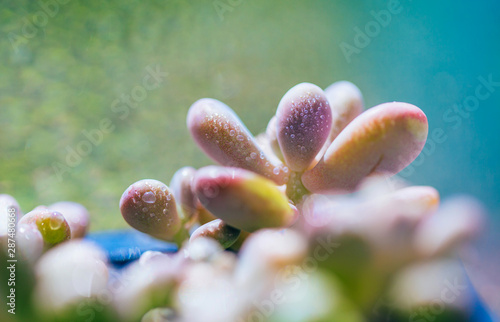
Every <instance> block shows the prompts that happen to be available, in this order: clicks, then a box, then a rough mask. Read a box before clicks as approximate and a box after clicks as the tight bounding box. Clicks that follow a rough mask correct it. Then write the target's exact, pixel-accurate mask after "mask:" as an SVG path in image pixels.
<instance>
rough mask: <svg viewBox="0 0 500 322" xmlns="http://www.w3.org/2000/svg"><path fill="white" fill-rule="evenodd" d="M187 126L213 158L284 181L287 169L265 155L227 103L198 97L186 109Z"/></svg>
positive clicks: (279, 182) (280, 181)
mask: <svg viewBox="0 0 500 322" xmlns="http://www.w3.org/2000/svg"><path fill="white" fill-rule="evenodd" d="M187 126H188V128H189V131H190V132H191V135H192V136H193V138H194V140H195V142H196V143H197V144H198V146H199V147H200V148H201V149H202V150H203V151H204V152H205V153H206V154H207V155H208V156H210V157H211V158H212V159H213V160H214V161H216V162H218V163H220V164H222V165H224V166H231V167H238V168H242V169H247V170H250V171H253V172H255V173H258V174H260V175H262V176H265V177H267V178H269V179H271V180H273V181H274V182H276V183H277V184H279V185H282V184H284V183H285V182H286V180H287V178H288V168H286V167H284V166H283V165H282V164H274V163H273V162H272V160H271V159H270V158H268V156H267V155H266V154H265V153H264V152H263V151H262V150H261V149H260V148H259V146H258V145H257V143H256V142H255V139H254V137H253V136H252V134H251V133H250V131H248V129H247V128H246V127H245V125H244V124H243V122H241V120H240V119H239V118H238V116H237V115H236V114H235V113H234V111H233V110H231V109H230V108H229V106H227V105H226V104H224V103H222V102H220V101H218V100H215V99H210V98H203V99H200V100H198V101H197V102H195V103H194V104H193V105H192V106H191V108H190V109H189V113H188V116H187Z"/></svg>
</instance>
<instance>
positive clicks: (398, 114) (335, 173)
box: [302, 102, 428, 193]
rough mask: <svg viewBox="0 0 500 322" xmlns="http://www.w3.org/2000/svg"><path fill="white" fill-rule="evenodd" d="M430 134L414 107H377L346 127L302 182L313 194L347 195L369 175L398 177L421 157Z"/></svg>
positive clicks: (394, 104)
mask: <svg viewBox="0 0 500 322" xmlns="http://www.w3.org/2000/svg"><path fill="white" fill-rule="evenodd" d="M427 131H428V125H427V118H426V116H425V114H424V113H423V112H422V111H421V110H420V109H419V108H418V107H416V106H414V105H411V104H407V103H399V102H393V103H385V104H381V105H378V106H375V107H373V108H371V109H369V110H368V111H366V112H364V113H363V114H361V115H360V116H358V117H357V118H356V119H354V120H353V121H352V122H351V123H350V124H349V125H347V126H346V128H345V129H344V130H343V131H342V132H341V133H340V134H339V135H338V137H337V138H336V139H335V140H334V141H333V143H332V144H331V145H330V146H329V147H328V149H327V150H326V152H325V155H324V156H323V158H322V159H321V161H320V162H319V163H318V164H317V165H316V166H315V167H314V168H313V169H311V170H308V171H306V172H305V173H304V174H303V175H302V183H303V184H304V186H305V187H306V188H307V189H308V190H309V191H312V192H314V193H345V192H351V191H353V190H354V189H356V187H357V186H358V184H359V183H360V182H361V181H362V180H363V179H364V178H365V177H366V176H368V175H371V174H385V175H393V174H396V173H398V172H399V171H401V170H402V169H404V168H405V167H406V166H407V165H408V164H410V163H411V162H412V161H413V160H414V159H415V158H416V157H417V156H418V154H419V153H420V151H421V150H422V148H423V147H424V144H425V140H426V139H427Z"/></svg>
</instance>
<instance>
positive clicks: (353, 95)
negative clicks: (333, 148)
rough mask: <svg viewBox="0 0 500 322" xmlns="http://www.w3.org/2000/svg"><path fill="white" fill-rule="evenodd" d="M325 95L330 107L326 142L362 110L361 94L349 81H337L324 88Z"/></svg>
mask: <svg viewBox="0 0 500 322" xmlns="http://www.w3.org/2000/svg"><path fill="white" fill-rule="evenodd" d="M325 95H326V98H327V99H328V102H329V103H330V107H331V108H332V120H333V122H332V129H331V132H330V136H329V138H328V142H332V141H333V140H334V139H335V138H336V137H337V135H339V133H340V132H341V131H342V130H343V129H344V128H345V127H346V126H347V124H349V123H350V122H351V121H352V120H354V119H355V118H356V117H357V116H358V115H359V114H361V112H363V96H362V95H361V91H360V90H359V88H358V87H357V86H356V85H354V84H353V83H351V82H348V81H339V82H335V83H333V84H332V85H330V86H328V87H327V88H326V89H325Z"/></svg>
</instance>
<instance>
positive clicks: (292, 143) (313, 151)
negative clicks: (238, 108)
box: [276, 83, 332, 171]
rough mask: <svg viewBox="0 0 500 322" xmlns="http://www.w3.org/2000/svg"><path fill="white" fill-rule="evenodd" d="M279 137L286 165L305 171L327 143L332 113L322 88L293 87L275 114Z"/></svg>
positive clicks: (307, 85) (312, 86) (303, 85)
mask: <svg viewBox="0 0 500 322" xmlns="http://www.w3.org/2000/svg"><path fill="white" fill-rule="evenodd" d="M276 118H277V119H276V136H277V139H278V143H279V146H280V149H281V152H282V153H283V157H284V159H285V163H286V164H287V166H288V167H289V168H290V169H291V170H293V171H303V170H306V169H307V168H308V167H309V166H310V165H311V163H312V162H313V161H314V159H315V157H316V155H317V154H318V152H319V151H320V150H321V148H322V147H323V145H324V143H325V142H326V140H327V139H328V136H329V134H330V130H331V126H332V110H331V108H330V103H329V102H328V99H327V98H326V95H325V93H324V92H323V90H322V89H321V88H319V87H318V86H316V85H313V84H310V83H301V84H298V85H295V86H294V87H292V88H291V89H290V90H289V91H288V92H287V93H286V94H285V95H284V96H283V98H282V99H281V101H280V103H279V105H278V110H277V111H276Z"/></svg>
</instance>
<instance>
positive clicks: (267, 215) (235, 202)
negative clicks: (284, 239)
mask: <svg viewBox="0 0 500 322" xmlns="http://www.w3.org/2000/svg"><path fill="white" fill-rule="evenodd" d="M193 190H194V191H195V193H196V194H197V196H198V198H199V199H200V202H201V203H202V204H203V206H204V207H205V208H206V209H208V210H209V211H210V212H211V213H212V214H214V215H215V216H217V217H219V218H220V219H222V220H224V222H226V223H227V224H228V225H231V226H233V227H236V228H238V229H242V230H245V231H248V232H253V231H255V230H258V229H261V228H266V227H281V226H286V225H287V224H289V223H290V222H291V220H293V218H294V211H293V209H292V208H291V207H290V205H289V203H288V199H287V198H286V196H285V195H284V194H283V193H282V192H281V191H280V190H279V189H278V188H277V186H276V185H275V184H274V183H273V182H272V181H270V180H269V179H267V178H264V177H262V176H260V175H257V174H255V173H253V172H250V171H247V170H243V169H239V168H226V167H219V166H209V167H205V168H202V169H199V170H198V171H197V173H196V176H195V179H194V183H193Z"/></svg>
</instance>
